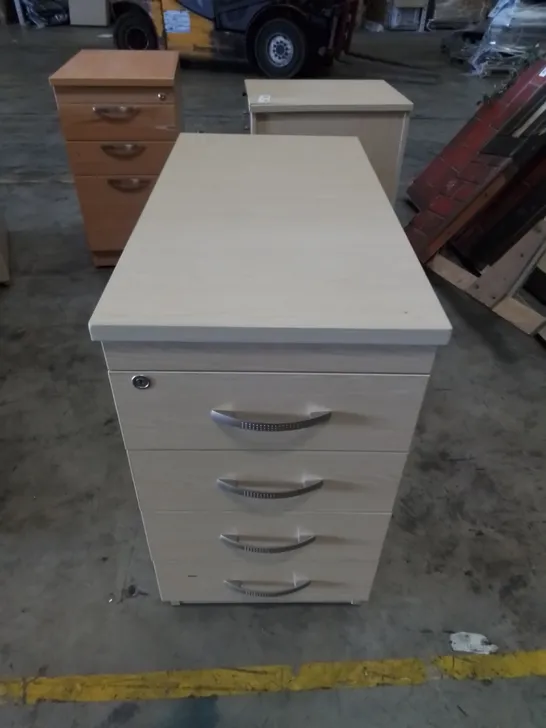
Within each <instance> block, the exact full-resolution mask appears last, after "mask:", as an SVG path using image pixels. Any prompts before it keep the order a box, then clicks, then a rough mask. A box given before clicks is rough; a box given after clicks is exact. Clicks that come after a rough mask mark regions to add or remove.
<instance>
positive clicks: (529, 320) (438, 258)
mask: <svg viewBox="0 0 546 728" xmlns="http://www.w3.org/2000/svg"><path fill="white" fill-rule="evenodd" d="M545 252H546V223H545V221H544V220H542V221H541V222H540V223H537V224H536V225H535V226H534V227H533V228H531V230H529V232H527V233H526V234H525V235H524V236H523V237H522V238H521V239H520V240H519V241H518V242H517V243H516V244H515V245H513V246H512V247H511V248H510V249H509V250H508V251H507V252H506V253H505V254H504V255H503V256H502V257H501V258H499V259H498V260H497V261H496V263H494V264H493V265H490V266H488V267H487V268H486V269H485V270H484V271H483V272H482V273H481V275H474V274H473V273H471V272H470V271H468V270H466V268H463V266H462V265H461V264H460V263H458V262H455V261H454V260H452V259H450V258H448V257H447V256H446V255H445V253H443V252H439V253H436V255H435V256H434V257H433V258H432V259H431V260H430V261H429V262H428V264H427V266H428V268H429V269H430V270H432V271H433V272H434V273H436V274H437V275H439V276H441V277H442V278H443V279H444V280H446V281H448V282H449V283H451V285H453V286H456V287H457V288H459V289H460V290H461V291H464V292H465V293H467V294H468V295H469V296H472V298H475V299H476V300H477V301H479V302H480V303H482V304H483V305H484V306H487V308H489V309H491V311H494V312H495V313H496V314H497V315H498V316H501V317H502V318H503V319H505V320H506V321H509V322H510V323H511V324H513V325H514V326H517V327H518V329H521V331H524V332H525V333H526V334H530V335H533V336H539V337H540V338H541V339H544V340H546V315H545V314H543V313H541V312H540V311H538V310H537V309H536V308H534V307H533V306H532V305H531V304H530V303H529V302H528V301H526V300H524V299H523V298H522V297H521V296H520V290H521V288H522V286H523V285H524V283H525V281H526V280H527V278H528V276H529V275H530V274H531V272H532V271H533V269H534V268H535V266H536V265H537V263H538V262H539V261H540V259H541V258H542V256H543V255H544V253H545Z"/></svg>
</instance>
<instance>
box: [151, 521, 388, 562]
mask: <svg viewBox="0 0 546 728" xmlns="http://www.w3.org/2000/svg"><path fill="white" fill-rule="evenodd" d="M142 514H143V520H144V527H145V529H146V536H147V538H148V544H149V546H150V551H151V554H152V559H153V560H154V562H160V561H163V560H173V561H176V560H180V561H185V562H188V563H191V564H195V565H200V564H205V565H209V566H210V565H213V564H230V563H233V562H239V561H245V562H247V563H251V564H256V565H262V566H263V567H264V568H267V567H268V566H271V565H273V564H277V563H284V562H290V564H292V565H293V566H294V567H295V566H296V565H298V564H300V565H301V564H306V563H311V562H314V561H316V562H319V563H321V564H324V563H327V562H329V563H340V562H350V561H371V562H376V561H377V560H378V559H379V555H380V553H381V546H382V544H383V540H384V538H385V535H386V533H387V528H388V525H389V521H390V514H379V513H371V514H370V513H357V514H346V513H342V514H340V513H337V514H321V513H297V514H296V513H290V514H285V515H284V516H283V517H282V518H267V517H264V516H261V515H255V514H248V513H238V512H235V511H228V512H224V513H218V512H216V513H200V514H198V513H194V512H189V511H172V512H160V513H154V512H150V511H145V510H143V511H142Z"/></svg>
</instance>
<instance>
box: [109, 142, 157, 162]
mask: <svg viewBox="0 0 546 728" xmlns="http://www.w3.org/2000/svg"><path fill="white" fill-rule="evenodd" d="M101 149H102V151H103V152H104V153H105V154H108V156H109V157H115V158H116V159H133V157H138V156H139V154H142V152H143V151H144V150H145V149H146V147H145V146H144V145H143V144H101Z"/></svg>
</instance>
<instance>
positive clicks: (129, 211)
mask: <svg viewBox="0 0 546 728" xmlns="http://www.w3.org/2000/svg"><path fill="white" fill-rule="evenodd" d="M156 179H157V178H156V177H146V176H139V177H76V179H75V182H76V190H77V193H78V199H79V201H80V207H81V212H82V216H83V221H84V225H85V232H86V236H87V242H88V245H89V247H90V248H91V249H92V250H93V251H98V252H100V251H120V250H122V249H123V247H124V246H125V243H126V242H127V240H128V239H129V236H130V235H131V233H132V231H133V228H134V226H135V225H136V223H137V220H138V218H139V217H140V213H141V212H142V210H143V209H144V205H145V204H146V201H147V200H148V197H149V196H150V193H151V191H152V189H153V187H154V185H155V182H156Z"/></svg>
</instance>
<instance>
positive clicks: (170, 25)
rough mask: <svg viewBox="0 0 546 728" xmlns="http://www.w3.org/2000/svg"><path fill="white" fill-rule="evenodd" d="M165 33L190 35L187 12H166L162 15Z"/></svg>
mask: <svg viewBox="0 0 546 728" xmlns="http://www.w3.org/2000/svg"><path fill="white" fill-rule="evenodd" d="M163 24H164V26H165V32H166V33H190V32H191V21H190V14H189V13H188V11H187V10H166V11H165V12H164V13H163Z"/></svg>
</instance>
